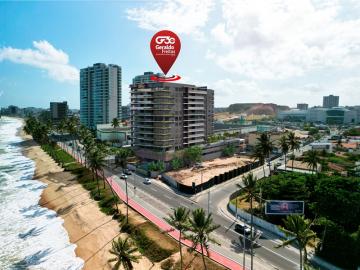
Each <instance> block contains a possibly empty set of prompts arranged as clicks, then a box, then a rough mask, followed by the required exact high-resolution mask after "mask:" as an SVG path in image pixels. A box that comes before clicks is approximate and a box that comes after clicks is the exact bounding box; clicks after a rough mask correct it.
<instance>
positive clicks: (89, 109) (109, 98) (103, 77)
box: [80, 63, 121, 129]
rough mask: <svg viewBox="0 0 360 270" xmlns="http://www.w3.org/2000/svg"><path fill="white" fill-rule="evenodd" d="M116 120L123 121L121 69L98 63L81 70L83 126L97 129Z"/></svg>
mask: <svg viewBox="0 0 360 270" xmlns="http://www.w3.org/2000/svg"><path fill="white" fill-rule="evenodd" d="M114 118H118V119H121V67H120V66H118V65H112V64H110V65H106V64H102V63H97V64H94V65H93V66H91V67H87V68H83V69H81V70H80V122H81V124H83V125H85V126H87V127H88V128H91V129H95V128H96V125H98V124H108V123H111V121H112V119H114Z"/></svg>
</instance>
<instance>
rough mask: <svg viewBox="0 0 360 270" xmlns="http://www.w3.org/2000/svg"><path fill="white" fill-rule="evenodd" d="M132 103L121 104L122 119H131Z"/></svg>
mask: <svg viewBox="0 0 360 270" xmlns="http://www.w3.org/2000/svg"><path fill="white" fill-rule="evenodd" d="M130 113H131V110H130V105H126V106H121V120H122V121H128V120H130Z"/></svg>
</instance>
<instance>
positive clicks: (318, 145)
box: [310, 142, 333, 153]
mask: <svg viewBox="0 0 360 270" xmlns="http://www.w3.org/2000/svg"><path fill="white" fill-rule="evenodd" d="M310 146H311V150H316V151H322V150H325V151H326V152H328V153H332V149H333V146H332V143H331V142H313V143H311V144H310Z"/></svg>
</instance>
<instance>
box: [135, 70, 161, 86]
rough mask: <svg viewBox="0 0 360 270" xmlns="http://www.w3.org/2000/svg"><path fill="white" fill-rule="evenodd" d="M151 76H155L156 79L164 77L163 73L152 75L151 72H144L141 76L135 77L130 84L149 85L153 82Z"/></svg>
mask: <svg viewBox="0 0 360 270" xmlns="http://www.w3.org/2000/svg"><path fill="white" fill-rule="evenodd" d="M151 76H157V77H164V76H165V75H164V74H163V73H154V72H152V71H147V72H144V74H143V75H137V76H135V78H134V79H133V82H132V84H139V83H151V82H153V81H152V80H151V79H150V77H151Z"/></svg>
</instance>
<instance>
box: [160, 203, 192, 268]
mask: <svg viewBox="0 0 360 270" xmlns="http://www.w3.org/2000/svg"><path fill="white" fill-rule="evenodd" d="M164 219H165V220H166V221H167V223H169V224H170V225H171V226H173V227H174V228H175V229H177V230H178V231H179V251H180V269H181V270H182V269H183V255H182V250H181V235H182V234H183V233H184V232H186V231H187V230H188V228H189V224H188V223H189V221H188V219H189V210H188V209H186V208H185V207H178V208H176V209H173V213H172V214H169V217H168V218H164Z"/></svg>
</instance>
